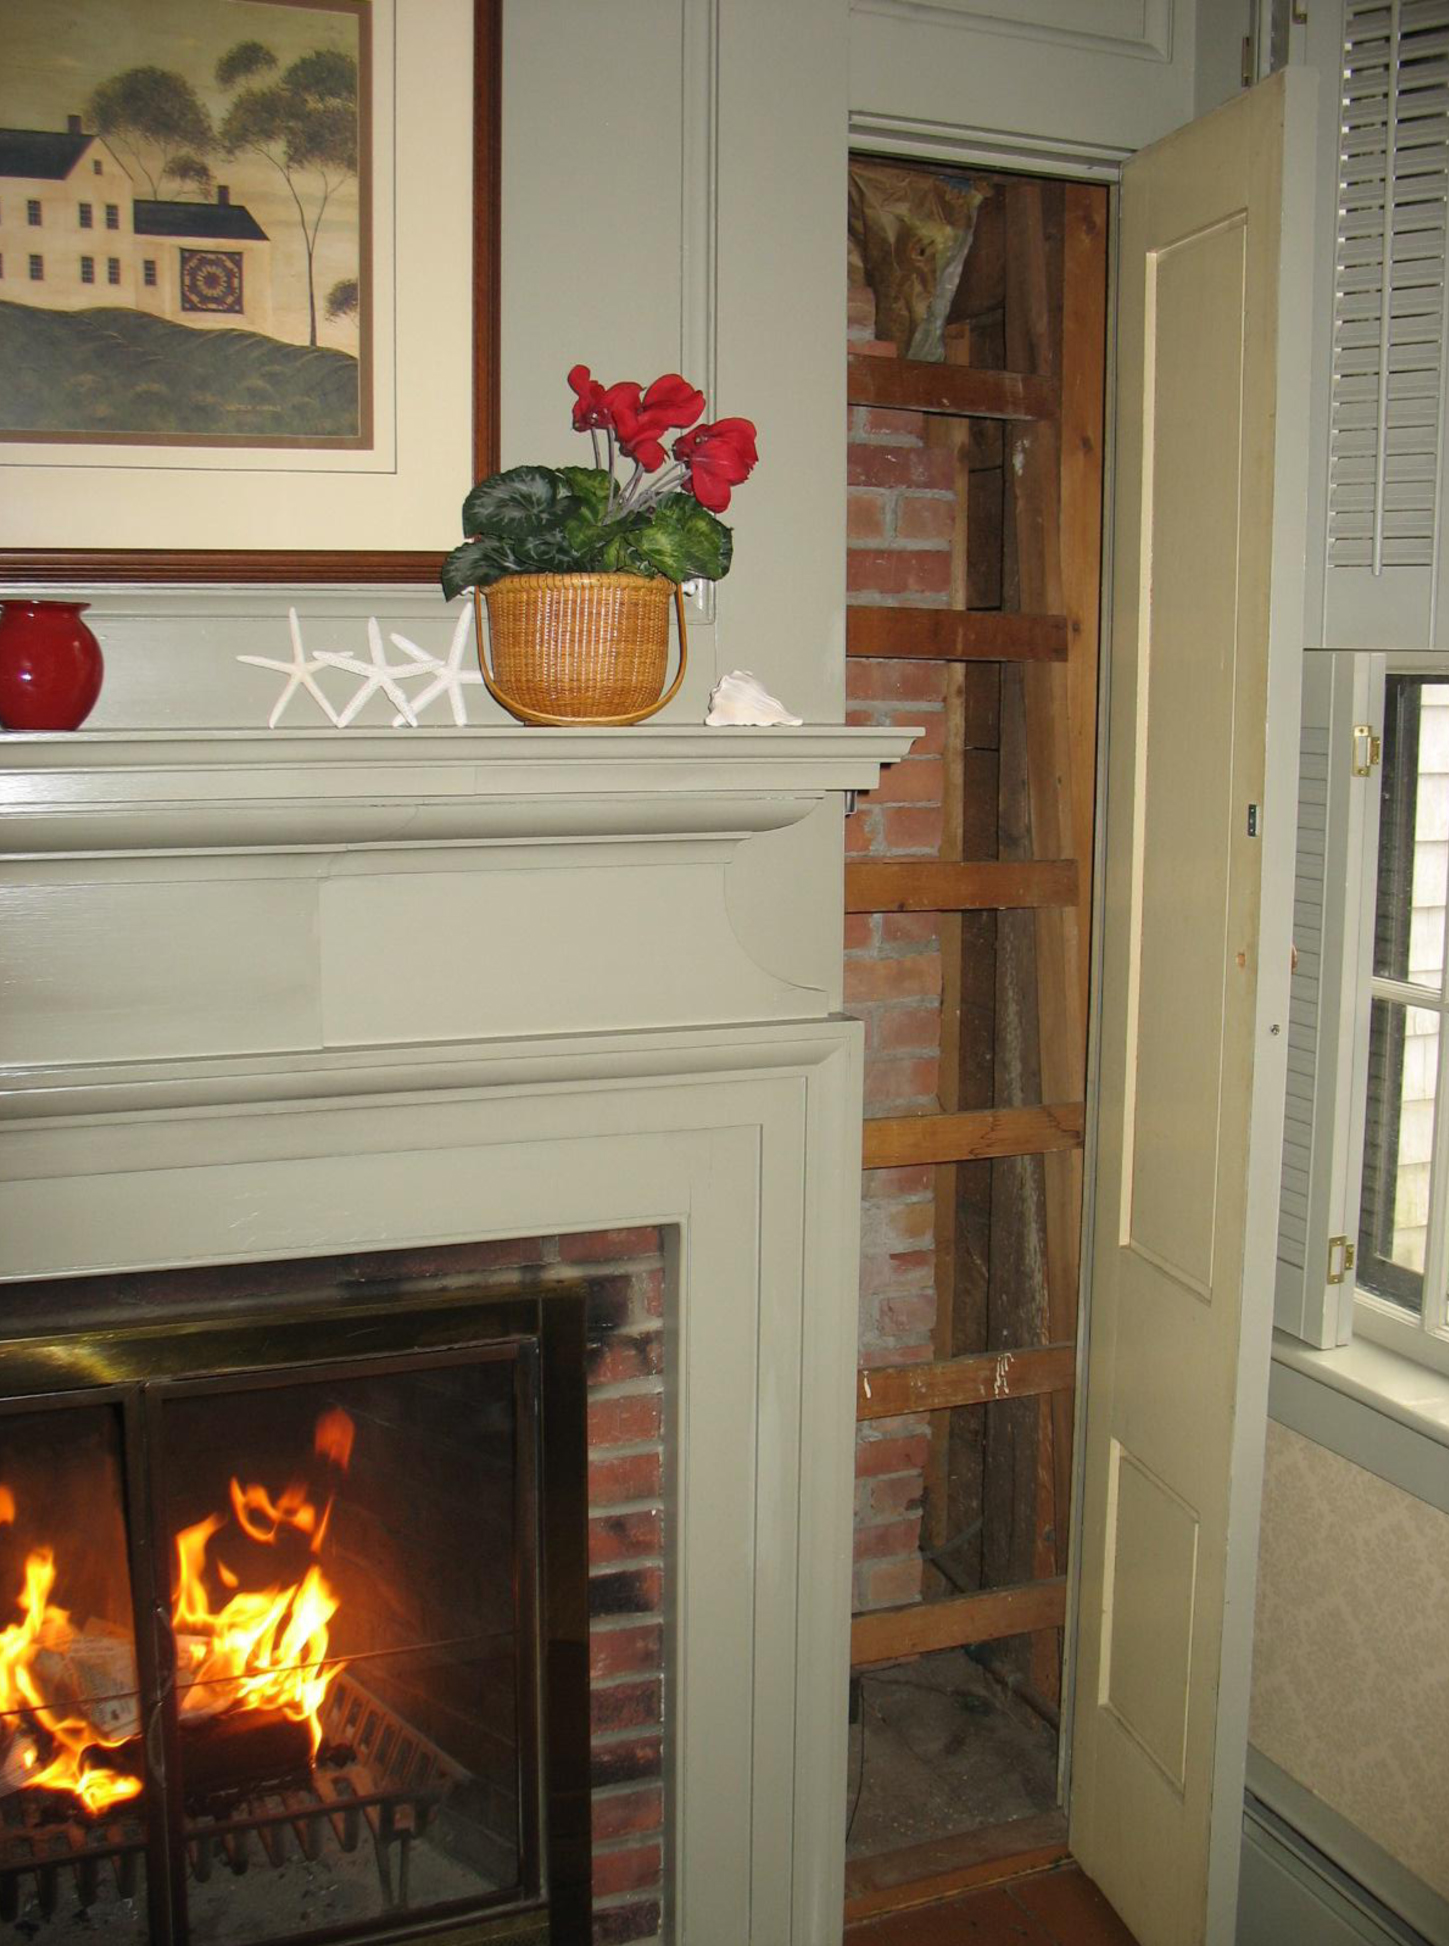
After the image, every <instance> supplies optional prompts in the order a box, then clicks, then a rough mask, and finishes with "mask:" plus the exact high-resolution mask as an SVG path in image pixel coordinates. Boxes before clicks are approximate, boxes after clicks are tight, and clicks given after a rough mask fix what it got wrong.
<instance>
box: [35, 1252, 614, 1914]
mask: <svg viewBox="0 0 1449 1946" xmlns="http://www.w3.org/2000/svg"><path fill="white" fill-rule="evenodd" d="M316 1268H317V1266H315V1265H312V1266H308V1270H309V1271H311V1272H312V1273H313V1274H314V1275H315V1271H316ZM252 1275H253V1273H252V1272H250V1271H248V1270H239V1271H238V1288H239V1290H245V1289H246V1287H247V1281H248V1278H249V1277H251V1276H252ZM206 1276H207V1281H208V1284H209V1285H211V1284H213V1283H214V1279H215V1276H216V1273H215V1272H214V1271H209V1272H208V1273H206ZM280 1281H281V1285H282V1288H281V1290H280V1291H278V1290H277V1289H276V1286H275V1284H274V1286H273V1292H272V1295H270V1296H269V1297H267V1298H266V1299H264V1300H260V1301H259V1300H258V1299H257V1297H256V1296H255V1295H253V1296H251V1297H250V1298H249V1299H248V1300H247V1303H248V1306H249V1308H248V1311H247V1313H246V1315H244V1316H241V1317H236V1316H232V1315H226V1314H225V1297H224V1296H223V1303H222V1307H221V1314H220V1315H219V1314H218V1307H216V1306H215V1305H214V1306H213V1307H212V1309H211V1312H210V1315H209V1316H207V1315H203V1316H194V1315H187V1312H186V1302H187V1300H186V1298H185V1295H184V1293H185V1291H186V1273H184V1272H170V1273H164V1274H163V1276H162V1277H161V1279H160V1280H159V1282H158V1279H157V1277H156V1276H154V1275H153V1276H149V1277H145V1278H135V1279H132V1278H116V1279H106V1280H102V1279H86V1280H84V1281H83V1283H82V1284H77V1285H67V1284H64V1283H43V1284H25V1285H11V1286H8V1287H0V1330H3V1329H4V1328H6V1327H7V1326H8V1327H9V1328H10V1329H11V1330H15V1329H18V1330H19V1331H20V1332H22V1333H25V1334H26V1335H23V1336H14V1337H5V1338H0V1416H5V1417H8V1416H10V1415H12V1414H14V1413H18V1412H27V1413H35V1412H37V1411H43V1412H50V1411H63V1410H67V1409H71V1408H74V1407H77V1406H104V1405H110V1406H112V1407H114V1408H115V1409H117V1410H118V1411H119V1413H120V1417H121V1429H122V1453H121V1461H122V1469H123V1481H122V1511H123V1514H124V1517H125V1524H126V1532H127V1543H128V1557H129V1558H128V1567H129V1571H130V1582H131V1597H132V1606H133V1614H134V1627H135V1647H136V1658H137V1670H138V1677H139V1688H140V1696H141V1705H142V1711H143V1719H142V1720H143V1725H144V1731H145V1734H144V1739H143V1747H144V1758H145V1785H146V1793H147V1801H148V1803H149V1804H151V1805H152V1806H160V1807H162V1811H163V1813H164V1814H163V1815H159V1816H158V1815H155V1814H154V1813H153V1815H151V1816H149V1817H148V1818H147V1819H146V1835H145V1844H144V1849H145V1856H146V1888H147V1903H148V1912H149V1925H150V1931H149V1934H148V1937H149V1939H150V1940H151V1941H153V1942H157V1946H186V1942H187V1940H188V1938H189V1933H188V1925H187V1900H186V1890H185V1881H186V1870H187V1838H186V1835H185V1832H184V1828H183V1826H184V1807H183V1803H182V1795H181V1791H180V1789H179V1787H177V1788H168V1785H167V1779H168V1777H170V1778H173V1779H179V1778H180V1776H181V1749H180V1722H179V1713H178V1709H177V1703H176V1697H175V1693H174V1690H175V1686H174V1679H173V1678H174V1655H173V1652H172V1645H171V1642H170V1637H171V1622H170V1600H169V1595H170V1583H169V1563H168V1560H167V1559H166V1558H165V1550H164V1549H163V1547H162V1546H161V1542H160V1535H159V1532H158V1527H157V1517H158V1513H159V1509H160V1507H161V1505H162V1504H163V1494H162V1482H161V1479H160V1476H159V1473H158V1468H159V1466H160V1463H161V1453H160V1446H161V1442H160V1440H159V1438H158V1437H157V1436H156V1435H157V1431H158V1428H159V1424H160V1418H159V1412H160V1408H161V1407H162V1405H163V1404H164V1402H165V1401H166V1400H167V1399H171V1398H176V1397H180V1396H182V1395H184V1394H190V1395H195V1394H197V1393H206V1392H216V1393H228V1394H231V1395H233V1396H234V1395H235V1394H236V1393H238V1392H240V1391H246V1390H252V1389H262V1388H269V1387H277V1386H282V1385H292V1384H297V1383H302V1382H305V1381H307V1380H309V1379H316V1378H319V1377H325V1378H331V1379H336V1380H343V1379H346V1378H350V1377H358V1376H368V1377H383V1376H387V1375H389V1374H390V1373H393V1372H405V1371H413V1370H418V1369H423V1368H426V1367H428V1366H438V1365H457V1364H476V1363H480V1362H483V1361H484V1360H493V1359H498V1358H507V1359H511V1360H512V1362H513V1367H514V1403H515V1420H514V1423H515V1427H516V1438H515V1464H514V1488H515V1522H514V1529H515V1534H516V1536H517V1542H516V1546H515V1553H514V1563H513V1568H514V1612H515V1620H516V1639H517V1642H518V1645H519V1654H518V1658H517V1665H516V1666H517V1673H518V1697H517V1706H518V1708H517V1721H518V1725H519V1744H520V1772H521V1774H520V1777H519V1803H520V1807H521V1817H520V1826H521V1828H520V1834H519V1837H520V1864H521V1877H522V1893H521V1895H514V1896H512V1897H511V1898H508V1899H506V1901H502V1902H499V1901H495V1902H482V1901H479V1902H476V1903H475V1904H474V1905H473V1906H472V1907H471V1909H458V1908H448V1909H442V1908H436V1907H435V1908H433V1909H432V1910H431V1912H428V1913H424V1914H420V1915H417V1916H411V1917H410V1916H408V1915H407V1914H405V1913H395V1914H390V1915H388V1916H387V1917H385V1918H382V1919H380V1920H378V1921H376V1922H372V1923H369V1924H367V1925H365V1926H361V1927H340V1928H339V1927H333V1928H330V1929H322V1930H318V1931H314V1932H307V1933H304V1934H295V1935H291V1936H290V1937H289V1939H287V1940H278V1941H276V1942H275V1943H274V1946H303V1942H305V1946H324V1942H340V1941H344V1940H345V1941H355V1942H358V1946H361V1943H362V1942H367V1943H368V1946H374V1942H375V1943H376V1946H384V1943H390V1942H394V1941H404V1940H423V1939H426V1940H430V1941H436V1942H439V1946H442V1943H443V1942H447V1943H448V1946H455V1943H456V1946H474V1942H477V1946H483V1943H484V1942H487V1946H515V1942H517V1946H523V1943H524V1942H544V1941H552V1942H553V1943H554V1946H567V1942H571V1941H575V1940H579V1939H586V1938H587V1937H588V1935H589V1931H590V1916H591V1900H590V1864H591V1859H590V1842H591V1833H590V1797H589V1727H588V1726H589V1642H588V1628H589V1613H588V1561H587V1544H588V1543H587V1521H588V1497H587V1496H588V1489H587V1430H586V1410H585V1406H586V1400H585V1365H584V1333H585V1318H586V1310H587V1302H588V1293H589V1288H590V1286H589V1281H588V1279H587V1278H579V1279H577V1280H575V1281H573V1282H571V1283H570V1284H567V1285H562V1286H561V1285H557V1284H552V1285H550V1286H549V1288H548V1290H547V1291H546V1292H543V1291H540V1290H537V1289H533V1290H526V1289H518V1290H513V1291H507V1292H499V1291H497V1290H496V1289H490V1290H488V1291H479V1290H476V1289H474V1290H470V1289H468V1288H466V1287H465V1288H461V1289H439V1288H433V1289H427V1288H422V1289H412V1290H401V1291H400V1290H398V1289H396V1288H393V1289H388V1288H386V1287H385V1286H384V1287H383V1288H380V1289H378V1290H376V1292H375V1293H374V1294H369V1295H367V1296H363V1297H360V1296H358V1295H357V1294H356V1293H355V1292H351V1291H337V1292H334V1293H332V1294H329V1295H328V1296H326V1297H323V1296H321V1295H320V1294H317V1293H314V1292H311V1291H309V1292H308V1293H307V1295H306V1296H304V1297H302V1298H301V1299H298V1298H296V1297H292V1296H289V1295H288V1293H287V1292H286V1289H285V1275H283V1277H282V1279H281V1280H280ZM299 1281H301V1280H299ZM167 1286H174V1288H175V1291H176V1297H175V1298H173V1299H172V1300H171V1301H170V1302H167V1301H166V1289H167ZM71 1292H73V1293H74V1296H75V1298H76V1299H77V1300H78V1302H77V1303H76V1305H75V1307H74V1310H73V1311H72V1315H77V1316H85V1315H86V1314H87V1313H88V1312H90V1313H92V1316H94V1312H95V1308H96V1307H97V1306H99V1307H100V1309H102V1310H108V1311H109V1312H110V1313H111V1315H112V1316H116V1315H117V1314H118V1313H119V1314H122V1315H124V1314H126V1313H127V1312H129V1313H130V1316H131V1318H133V1319H134V1320H135V1321H134V1322H129V1321H128V1322H126V1323H120V1324H103V1323H99V1322H93V1323H92V1324H91V1326H90V1328H80V1329H77V1330H74V1331H71V1332H59V1333H58V1332H56V1331H55V1330H54V1329H50V1330H44V1329H36V1328H35V1327H36V1326H37V1325H38V1324H39V1321H40V1318H41V1317H43V1316H44V1314H45V1313H46V1312H49V1314H50V1316H51V1317H54V1316H55V1314H56V1312H57V1311H66V1310H71V1306H70V1305H69V1304H68V1303H67V1295H68V1293H71ZM158 1297H159V1298H160V1301H159V1302H158ZM5 1876H6V1873H5V1871H4V1869H3V1868H0V1879H3V1878H4V1877H5ZM0 1937H3V1933H0Z"/></svg>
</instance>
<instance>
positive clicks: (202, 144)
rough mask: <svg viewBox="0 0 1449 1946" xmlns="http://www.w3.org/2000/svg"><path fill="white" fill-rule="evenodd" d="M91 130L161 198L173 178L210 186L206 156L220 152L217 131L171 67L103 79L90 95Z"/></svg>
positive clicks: (188, 85) (133, 70) (187, 84)
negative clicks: (131, 163)
mask: <svg viewBox="0 0 1449 1946" xmlns="http://www.w3.org/2000/svg"><path fill="white" fill-rule="evenodd" d="M89 118H90V121H91V124H92V126H93V127H94V128H95V129H97V130H98V132H99V133H100V134H102V135H104V136H105V138H106V140H107V141H108V142H109V143H110V144H111V146H112V147H113V148H114V149H115V150H116V151H117V152H118V153H119V154H120V155H122V156H123V157H124V158H126V159H127V160H129V161H131V162H133V163H134V164H135V166H136V168H137V169H138V170H139V171H140V173H141V174H142V175H143V176H144V177H145V178H146V182H147V184H148V185H149V187H150V190H151V194H152V196H153V197H155V198H159V197H160V196H161V194H162V192H163V190H164V188H165V186H166V182H167V180H168V178H173V179H174V180H175V181H176V182H177V184H178V185H179V184H181V183H190V184H191V185H192V186H193V187H199V188H206V187H209V185H210V182H211V171H210V169H209V168H208V167H207V165H206V161H205V157H206V156H208V155H210V154H211V153H212V152H213V151H214V150H215V148H216V131H215V129H214V128H213V127H212V125H211V116H210V115H209V114H208V113H207V111H206V109H205V107H204V106H203V104H202V102H201V100H200V99H199V97H198V96H197V93H196V90H195V89H194V88H193V87H192V85H191V83H190V82H189V81H188V80H187V79H186V77H185V75H181V74H175V73H172V72H171V71H170V70H168V69H166V68H150V67H143V68H127V69H126V70H125V72H124V73H122V74H113V75H112V76H111V78H110V80H109V81H103V82H102V83H101V85H100V87H99V88H97V89H96V91H95V93H94V94H93V95H92V96H91V99H90V104H89Z"/></svg>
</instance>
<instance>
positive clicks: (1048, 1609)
mask: <svg viewBox="0 0 1449 1946" xmlns="http://www.w3.org/2000/svg"><path fill="white" fill-rule="evenodd" d="M1066 1614H1067V1584H1066V1578H1065V1576H1063V1575H1055V1576H1053V1577H1052V1579H1051V1580H1050V1581H1028V1582H1025V1583H1023V1584H1022V1585H1020V1586H1018V1587H1015V1588H988V1589H986V1590H984V1591H983V1592H982V1593H981V1594H976V1595H953V1596H951V1597H950V1598H949V1599H947V1600H945V1601H919V1602H913V1603H912V1604H911V1605H910V1606H909V1607H908V1608H877V1609H874V1610H873V1611H872V1612H871V1613H870V1614H868V1615H857V1616H856V1618H855V1620H854V1621H853V1622H852V1623H851V1625H850V1660H851V1663H852V1665H853V1666H854V1667H855V1668H857V1669H868V1668H869V1667H870V1666H871V1664H872V1663H876V1662H899V1661H900V1660H901V1659H902V1657H905V1656H913V1655H929V1654H930V1653H931V1652H932V1651H933V1650H936V1649H959V1648H961V1647H962V1646H963V1645H964V1644H966V1643H974V1642H999V1641H1000V1640H1001V1639H1002V1637H1003V1636H1007V1635H1033V1634H1036V1633H1037V1632H1038V1631H1040V1630H1042V1629H1057V1628H1060V1627H1061V1626H1062V1624H1063V1623H1064V1622H1065V1620H1066Z"/></svg>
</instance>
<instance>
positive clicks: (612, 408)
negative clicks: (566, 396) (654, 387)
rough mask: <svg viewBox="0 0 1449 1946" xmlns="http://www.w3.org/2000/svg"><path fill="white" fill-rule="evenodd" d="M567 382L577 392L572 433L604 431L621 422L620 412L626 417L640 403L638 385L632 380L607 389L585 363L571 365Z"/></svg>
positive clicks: (623, 381) (625, 380) (626, 380)
mask: <svg viewBox="0 0 1449 1946" xmlns="http://www.w3.org/2000/svg"><path fill="white" fill-rule="evenodd" d="M569 384H570V385H571V386H572V387H573V390H574V392H575V393H576V394H577V398H576V400H575V403H574V431H575V432H596V431H597V432H606V431H607V430H608V429H609V427H611V426H614V427H617V426H618V425H619V424H620V415H621V414H623V415H624V416H625V417H626V418H627V417H628V415H629V414H630V413H632V412H633V411H634V410H635V409H636V408H637V406H638V404H639V387H638V386H637V385H636V384H634V382H633V380H632V379H624V380H621V381H620V383H619V384H618V385H610V386H608V387H607V388H606V387H604V386H602V385H600V383H599V381H598V380H597V379H596V378H594V377H592V376H591V375H590V372H589V368H588V366H587V365H575V366H574V368H573V370H572V371H571V372H570V373H569Z"/></svg>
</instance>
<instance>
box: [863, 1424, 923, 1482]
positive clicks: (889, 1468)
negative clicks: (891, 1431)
mask: <svg viewBox="0 0 1449 1946" xmlns="http://www.w3.org/2000/svg"><path fill="white" fill-rule="evenodd" d="M930 1450H931V1442H930V1441H929V1439H927V1437H926V1435H925V1434H924V1433H919V1434H914V1435H912V1436H910V1437H908V1438H904V1439H891V1438H884V1439H873V1438H870V1437H863V1438H861V1439H860V1440H859V1441H858V1443H857V1445H856V1449H855V1472H856V1478H857V1479H864V1478H866V1477H867V1476H870V1475H874V1474H877V1473H906V1472H910V1471H911V1470H912V1469H914V1470H915V1471H916V1472H919V1471H920V1470H921V1468H922V1467H923V1466H924V1465H925V1463H926V1455H927V1454H928V1453H929V1452H930Z"/></svg>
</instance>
